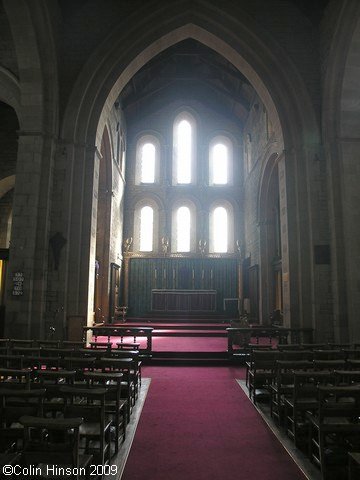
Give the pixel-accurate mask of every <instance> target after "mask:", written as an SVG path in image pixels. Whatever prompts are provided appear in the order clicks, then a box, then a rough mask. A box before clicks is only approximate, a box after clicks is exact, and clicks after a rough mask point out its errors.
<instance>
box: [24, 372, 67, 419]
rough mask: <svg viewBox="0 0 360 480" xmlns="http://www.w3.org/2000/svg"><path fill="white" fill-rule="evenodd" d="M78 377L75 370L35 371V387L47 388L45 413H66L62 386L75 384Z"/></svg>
mask: <svg viewBox="0 0 360 480" xmlns="http://www.w3.org/2000/svg"><path fill="white" fill-rule="evenodd" d="M75 377H76V371H75V370H63V369H61V370H37V371H35V372H34V384H33V386H32V387H33V388H35V387H38V388H45V389H46V394H45V398H44V405H43V411H44V415H45V416H46V415H47V414H49V413H50V414H51V415H52V416H53V417H56V416H57V415H59V414H63V413H64V408H65V403H64V398H63V396H62V395H61V392H60V388H61V387H63V386H64V385H69V386H71V385H73V384H74V381H75Z"/></svg>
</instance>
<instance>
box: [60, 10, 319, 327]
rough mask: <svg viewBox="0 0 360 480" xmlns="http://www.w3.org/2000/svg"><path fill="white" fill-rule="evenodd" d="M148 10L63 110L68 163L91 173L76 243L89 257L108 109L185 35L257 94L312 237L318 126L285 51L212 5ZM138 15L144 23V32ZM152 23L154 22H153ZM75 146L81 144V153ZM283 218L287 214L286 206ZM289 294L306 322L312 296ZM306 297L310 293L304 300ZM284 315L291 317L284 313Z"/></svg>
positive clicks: (89, 67) (82, 272) (103, 51)
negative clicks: (233, 70)
mask: <svg viewBox="0 0 360 480" xmlns="http://www.w3.org/2000/svg"><path fill="white" fill-rule="evenodd" d="M179 3H180V2H179ZM186 5H188V4H187V3H186ZM179 8H181V7H179ZM147 13H149V12H145V13H144V12H141V16H140V14H139V13H135V14H134V15H133V16H132V18H131V19H129V21H128V24H127V26H126V27H125V26H124V25H120V26H119V29H118V30H116V31H114V32H112V33H111V34H110V35H109V37H108V38H107V39H106V40H105V41H104V42H103V44H102V45H100V47H99V48H98V50H97V51H96V52H95V53H94V55H93V56H92V57H91V58H90V59H89V61H88V62H87V64H86V65H85V66H84V68H83V70H82V72H81V74H80V76H79V78H78V81H77V82H76V84H75V86H74V89H73V91H72V94H71V96H70V100H69V102H68V105H67V108H66V110H65V116H64V121H63V123H62V128H61V135H62V137H63V139H64V140H65V141H67V142H69V143H71V144H72V145H76V147H74V148H71V149H69V153H68V160H69V162H70V163H72V164H73V163H74V159H75V156H74V154H75V152H76V161H77V164H78V167H77V168H78V170H79V172H82V171H84V169H85V168H86V169H87V170H88V172H89V173H88V175H87V176H86V178H85V182H86V183H84V180H81V184H82V185H83V186H82V192H83V195H85V196H86V201H83V202H81V203H79V207H80V208H81V207H82V206H84V210H83V211H81V212H80V211H79V212H78V213H77V214H76V212H75V213H74V212H71V213H69V215H71V216H74V214H75V215H77V216H78V217H81V218H87V219H88V220H87V221H86V222H85V223H86V224H85V225H83V227H85V228H83V227H82V229H81V232H79V235H80V238H81V237H83V236H85V238H86V242H85V243H87V244H88V245H89V252H94V248H92V247H91V244H92V243H93V242H94V241H95V239H94V236H93V235H92V233H91V232H93V231H94V228H95V226H94V225H93V223H92V222H91V221H90V219H91V218H92V213H91V212H92V211H93V209H94V208H96V206H95V204H96V198H95V197H94V195H93V192H94V189H93V175H92V173H91V172H92V170H93V168H94V165H95V164H96V162H94V161H93V160H92V158H93V155H94V149H96V145H99V144H100V141H101V134H102V131H103V128H104V125H105V124H106V121H107V115H108V112H110V111H111V108H112V105H113V104H114V103H115V101H116V100H117V98H118V95H119V93H120V92H121V90H122V88H123V87H124V86H125V85H126V83H127V82H128V81H129V80H130V79H131V78H132V76H133V75H134V74H135V73H136V72H137V71H138V70H139V69H140V68H141V67H142V66H144V65H145V64H146V63H147V62H148V61H149V60H151V59H152V58H153V57H154V56H156V55H157V54H158V53H160V52H162V51H163V50H165V49H166V48H168V47H170V46H172V45H174V44H176V43H178V42H180V41H182V40H185V39H188V38H192V39H195V40H197V41H199V42H200V43H203V44H204V45H206V46H207V47H209V48H212V49H213V50H215V51H216V52H217V53H219V54H220V55H222V56H223V57H225V58H226V59H227V60H228V61H230V62H231V63H232V64H233V65H234V66H235V67H236V68H238V69H239V70H240V71H241V73H242V74H244V75H245V76H246V77H247V78H248V80H249V81H250V83H252V85H253V86H254V88H255V89H256V91H257V93H258V95H259V96H260V98H261V100H262V101H263V103H264V105H265V107H266V110H267V112H268V114H269V118H270V119H271V123H272V125H273V128H274V131H275V133H276V138H277V142H278V145H277V148H278V151H279V152H282V151H283V150H284V149H285V150H286V156H287V159H286V162H284V170H285V163H286V167H287V168H289V171H290V175H288V176H287V177H286V179H285V180H286V184H287V185H286V187H287V190H288V201H289V202H291V204H292V205H293V206H294V208H295V209H298V210H299V209H301V212H302V213H301V215H302V217H303V218H302V224H304V223H306V224H307V225H308V228H307V229H306V231H307V232H311V231H312V229H313V228H314V225H313V224H314V221H313V220H312V219H311V218H310V216H309V211H310V210H311V207H310V204H311V203H312V201H313V199H312V198H311V195H310V194H309V192H308V189H309V184H310V181H309V178H308V177H309V176H311V166H309V168H307V167H306V165H307V164H308V163H309V162H310V161H311V156H312V154H313V152H314V150H315V151H317V149H319V144H320V140H319V125H318V122H317V119H316V115H315V112H314V109H313V106H312V103H311V100H310V97H309V94H308V92H307V89H306V86H305V84H304V82H303V80H302V78H301V76H300V74H299V72H298V71H297V70H296V67H295V66H294V64H293V63H292V61H291V60H290V59H289V57H288V55H287V54H286V52H285V51H284V50H283V49H282V48H281V47H279V45H278V44H276V43H275V42H274V41H273V40H272V39H271V38H269V36H267V34H266V33H264V32H259V31H257V27H256V24H255V23H254V21H253V20H252V19H251V18H249V17H247V16H246V15H244V16H243V17H242V20H241V22H240V21H239V20H236V18H235V17H234V16H232V15H231V12H225V13H227V15H225V16H226V22H224V21H223V20H224V16H223V15H222V16H221V17H219V15H218V11H217V9H216V8H215V7H214V6H211V5H207V6H204V5H202V6H201V7H199V6H198V5H197V4H195V5H194V6H193V7H189V8H185V10H184V11H182V12H180V11H179V12H175V13H174V11H173V9H172V8H170V7H166V6H165V7H164V6H162V7H161V8H159V9H158V10H157V9H156V8H152V12H151V14H150V13H149V16H147ZM160 17H161V18H167V22H164V23H161V24H159V22H158V19H159V18H160ZM144 18H146V21H147V25H146V27H145V28H143V29H142V24H143V21H144ZM151 18H153V19H154V22H153V24H152V23H151ZM219 18H221V22H220V21H219ZM135 26H136V31H137V32H139V31H142V32H143V33H142V35H140V36H138V37H134V28H135ZM240 52H241V53H240ZM79 145H80V146H83V147H82V148H81V149H80V150H79V148H78V146H79ZM79 162H82V165H83V167H81V168H79ZM295 178H296V182H295ZM295 183H296V186H295ZM72 188H74V187H72ZM83 198H84V199H85V197H83ZM284 215H285V216H286V215H287V212H286V208H285V213H284ZM291 222H292V225H290V224H289V226H288V227H289V230H290V229H291V230H292V231H293V238H294V241H293V242H292V244H291V249H293V251H294V256H295V257H296V256H297V252H298V250H299V242H300V223H299V222H298V219H297V217H296V215H294V216H293V218H292V219H290V223H291ZM312 222H313V224H312ZM315 223H316V222H315ZM308 235H310V233H308ZM83 243H84V242H83ZM310 245H311V241H310V238H307V239H306V248H305V249H304V251H303V253H302V258H301V259H299V258H297V260H296V262H295V267H296V268H299V269H303V273H302V275H301V282H302V283H303V284H304V285H305V287H306V285H310V281H309V275H311V269H312V264H311V247H310ZM93 260H94V259H93V258H92V257H91V254H89V256H88V257H84V258H83V259H82V265H81V267H80V268H79V272H78V275H79V276H80V277H82V278H85V277H86V276H87V275H88V272H89V265H91V264H92V263H93ZM294 277H295V275H294ZM294 285H295V282H294ZM295 290H296V292H295V293H294V296H295V297H300V296H301V295H303V298H297V300H296V302H294V305H295V308H294V309H293V316H294V318H297V320H296V323H298V322H299V318H300V317H302V318H306V319H307V320H306V321H308V322H310V324H312V323H313V319H312V312H311V311H309V310H307V308H310V307H307V305H311V302H309V301H308V299H309V298H312V297H311V295H312V292H310V291H309V290H306V288H305V289H301V287H300V286H298V285H297V286H296V288H295ZM304 292H305V293H306V295H308V297H307V301H305V294H304ZM79 298H81V296H79ZM87 299H89V297H88V295H87V293H86V292H84V295H83V296H82V300H81V301H79V302H78V307H77V308H78V309H80V310H82V311H84V309H85V303H86V302H87V301H89V300H87ZM81 305H82V306H81ZM88 305H89V304H88ZM299 305H302V306H303V307H304V308H303V309H302V307H301V308H300V307H299ZM288 316H289V318H290V311H289V312H288Z"/></svg>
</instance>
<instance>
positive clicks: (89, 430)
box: [60, 386, 111, 465]
mask: <svg viewBox="0 0 360 480" xmlns="http://www.w3.org/2000/svg"><path fill="white" fill-rule="evenodd" d="M106 393H107V389H106V388H77V387H69V386H64V387H61V388H60V394H62V395H64V399H65V410H64V412H65V417H66V418H71V417H81V418H83V419H84V422H83V423H82V424H81V426H80V439H84V441H85V453H87V454H93V455H94V457H95V462H94V463H98V464H99V465H105V462H106V461H110V455H111V452H110V426H111V420H108V419H107V418H106V410H105V405H106Z"/></svg>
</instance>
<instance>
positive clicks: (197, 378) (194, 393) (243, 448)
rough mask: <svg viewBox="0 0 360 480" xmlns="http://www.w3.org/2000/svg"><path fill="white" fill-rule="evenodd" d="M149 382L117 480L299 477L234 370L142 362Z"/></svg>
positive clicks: (278, 479) (239, 372)
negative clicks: (137, 421) (162, 365)
mask: <svg viewBox="0 0 360 480" xmlns="http://www.w3.org/2000/svg"><path fill="white" fill-rule="evenodd" d="M143 376H144V377H151V378H152V381H151V385H150V389H149V393H148V396H147V398H146V401H145V405H144V408H143V411H142V414H141V418H140V421H139V425H138V429H137V432H136V435H135V439H134V443H133V446H132V448H131V451H130V455H129V458H128V461H127V464H126V466H125V471H124V474H123V476H122V480H185V479H187V480H234V479H243V480H289V479H291V480H300V479H301V480H304V478H305V477H304V476H303V475H302V473H301V472H300V470H299V469H298V468H297V466H296V465H295V463H294V462H293V461H292V459H291V458H290V457H289V456H288V454H287V453H286V452H285V450H284V449H283V447H282V446H281V445H280V443H279V442H278V441H277V440H276V438H275V437H274V435H273V434H272V433H271V432H270V430H269V429H268V428H267V427H266V425H265V424H264V422H263V420H262V419H261V417H260V416H259V414H258V413H257V412H256V410H255V409H254V407H253V406H252V404H251V403H250V401H249V400H248V399H247V398H246V396H245V394H244V393H243V391H242V390H241V388H240V387H239V385H238V384H237V383H236V381H235V378H243V377H244V370H243V369H241V368H235V367H228V368H226V367H218V368H213V367H144V370H143Z"/></svg>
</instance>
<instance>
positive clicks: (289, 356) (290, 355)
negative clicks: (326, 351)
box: [279, 350, 314, 362]
mask: <svg viewBox="0 0 360 480" xmlns="http://www.w3.org/2000/svg"><path fill="white" fill-rule="evenodd" d="M279 358H280V359H281V360H284V361H288V362H291V361H293V362H296V361H299V362H301V361H309V362H310V361H312V360H313V358H314V352H313V351H312V350H283V351H282V352H281V355H280V357H279Z"/></svg>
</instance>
